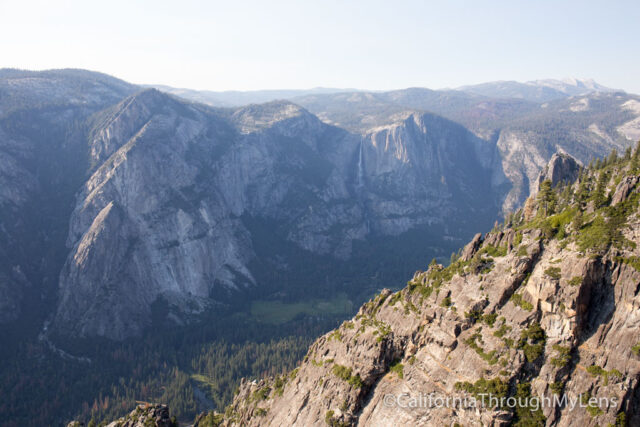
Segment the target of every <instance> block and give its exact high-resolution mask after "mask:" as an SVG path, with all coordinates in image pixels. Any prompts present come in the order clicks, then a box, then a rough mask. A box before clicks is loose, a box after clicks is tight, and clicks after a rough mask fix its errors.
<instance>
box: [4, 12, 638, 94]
mask: <svg viewBox="0 0 640 427" xmlns="http://www.w3.org/2000/svg"><path fill="white" fill-rule="evenodd" d="M639 53H640V2H639V1H638V0H630V1H617V0H609V1H589V0H583V1H562V0H554V1H546V0H530V1H517V0H508V1H485V0H468V1H452V0H441V1H402V0H395V1H376V0H366V1H348V0H341V1H333V0H330V1H327V0H324V1H313V0H300V1H279V0H263V1H241V0H236V1H232V0H228V1H188V0H181V1H171V2H168V1H158V0H153V1H139V2H136V1H133V0H129V1H119V0H113V1H100V2H92V1H87V0H83V1H75V0H69V1H65V0H59V1H55V2H52V1H26V0H20V1H13V0H0V67H17V68H28V69H45V68H62V67H74V68H87V69H91V70H96V71H102V72H105V73H109V74H112V75H115V76H117V77H120V78H123V79H125V80H128V81H131V82H134V83H158V84H168V85H172V86H178V87H190V88H195V89H212V90H228V89H239V90H250V89H274V88H310V87H315V86H326V87H342V88H346V87H352V88H366V89H392V88H402V87H408V86H424V87H430V88H441V87H455V86H459V85H463V84H471V83H479V82H484V81H490V80H519V81H525V80H532V79H538V78H547V77H550V78H562V77H568V76H573V77H591V78H594V79H596V80H597V81H598V82H600V83H602V84H605V85H608V86H612V87H616V88H622V89H625V90H628V91H631V92H635V93H640V54H639Z"/></svg>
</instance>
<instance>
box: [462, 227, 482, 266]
mask: <svg viewBox="0 0 640 427" xmlns="http://www.w3.org/2000/svg"><path fill="white" fill-rule="evenodd" d="M480 245H482V233H477V234H476V235H475V236H473V239H471V241H470V242H469V243H467V245H466V246H465V247H464V249H462V254H461V255H460V258H462V259H463V260H464V261H469V260H470V259H471V258H473V256H474V255H475V254H476V252H478V248H480Z"/></svg>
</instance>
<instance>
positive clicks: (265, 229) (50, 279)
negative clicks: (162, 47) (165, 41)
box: [0, 70, 640, 339]
mask: <svg viewBox="0 0 640 427" xmlns="http://www.w3.org/2000/svg"><path fill="white" fill-rule="evenodd" d="M636 98H637V97H634V96H631V95H626V94H617V93H613V94H602V93H600V94H586V95H584V96H583V95H581V96H580V97H574V98H565V99H559V100H556V101H553V102H550V103H548V104H544V105H540V104H537V103H534V102H530V101H525V100H501V99H493V98H489V97H486V96H482V95H477V94H472V93H466V92H461V91H430V90H427V89H418V88H413V89H407V90H401V91H392V92H386V93H379V94H370V93H351V94H349V93H347V94H332V95H323V94H314V95H310V97H304V98H300V99H299V101H300V102H301V103H303V104H304V105H308V106H309V108H311V109H312V111H313V113H315V114H317V116H316V115H314V114H312V113H311V112H309V111H308V110H307V109H305V108H302V107H300V106H298V105H296V104H293V103H290V102H286V101H276V102H271V103H268V104H262V105H251V106H247V107H240V108H234V109H218V108H212V107H208V106H204V105H201V104H195V103H190V102H187V101H184V100H180V99H178V98H174V97H172V96H169V95H166V94H163V93H161V92H159V91H156V90H142V91H140V88H139V87H136V86H133V85H130V84H127V83H126V82H122V81H120V80H117V79H113V78H111V77H108V76H104V75H101V74H98V73H91V72H87V71H82V70H57V71H47V72H27V71H20V70H0V184H1V185H0V221H1V222H0V236H1V237H2V240H1V241H0V260H2V261H1V262H0V308H3V309H2V310H0V322H8V321H15V320H16V319H18V317H19V314H20V312H21V311H24V310H23V309H22V308H21V307H22V306H23V305H24V304H27V305H29V308H27V310H26V311H28V312H29V313H38V316H39V321H44V320H46V319H47V317H49V314H50V310H51V309H50V307H53V310H54V311H55V316H54V319H53V325H52V326H53V330H55V331H56V332H59V333H61V334H64V335H72V336H94V335H98V336H105V337H109V338H114V339H121V338H124V337H127V336H132V335H136V334H138V333H140V332H141V331H142V330H143V329H144V328H145V327H146V326H147V325H149V324H150V321H151V320H150V319H151V312H152V309H151V307H152V306H153V304H154V303H156V302H160V303H163V302H168V303H169V306H170V307H169V312H170V313H169V316H170V317H171V318H172V319H173V320H176V321H178V322H186V321H189V320H190V317H191V316H192V315H195V314H197V313H200V312H202V311H203V310H205V309H207V307H212V306H213V307H215V305H216V304H217V303H218V302H220V301H224V300H225V299H226V298H231V297H232V296H233V295H251V294H252V293H253V292H254V291H255V290H260V289H263V288H264V285H265V283H266V282H269V281H271V282H273V281H274V280H273V277H274V276H277V274H271V273H273V272H277V273H279V272H282V271H291V270H292V269H295V268H296V267H297V266H300V265H307V264H315V261H316V260H318V259H320V258H319V257H323V259H331V260H336V261H337V262H343V263H345V262H347V260H349V259H351V257H353V256H354V254H356V253H359V254H364V255H362V256H363V257H365V258H366V257H369V255H370V254H371V253H373V254H377V255H378V256H379V257H382V249H383V248H387V250H388V248H389V245H390V243H389V242H390V241H391V240H393V239H396V240H397V242H396V244H397V245H398V246H403V245H404V246H407V247H408V246H409V245H406V244H405V243H404V242H405V241H406V238H407V236H409V237H411V236H413V237H414V240H415V241H417V240H419V239H424V240H428V241H429V243H430V248H431V249H433V250H432V252H433V253H434V254H436V255H437V256H440V257H443V256H446V254H445V252H446V253H447V254H448V250H445V249H449V247H455V246H458V245H459V244H461V243H462V242H463V241H464V240H465V239H467V238H469V237H470V236H471V234H472V233H473V232H474V231H475V230H478V229H484V228H486V227H487V226H488V225H489V224H491V223H493V221H494V220H495V218H496V217H497V216H498V215H499V212H500V210H501V209H502V210H508V209H511V208H514V207H517V206H519V205H521V204H522V202H523V201H524V199H525V197H526V196H527V195H528V194H529V193H530V192H531V191H535V188H534V187H535V180H536V178H537V177H538V174H539V172H540V170H541V169H542V168H543V167H544V165H545V164H546V162H547V160H548V159H549V158H550V157H551V154H552V153H553V152H555V151H557V148H558V147H560V148H564V149H566V151H567V152H568V153H571V154H572V155H575V156H576V158H578V159H579V160H581V161H583V162H584V160H585V158H587V157H588V156H591V155H593V154H596V155H601V154H603V153H605V150H608V149H610V148H611V147H616V148H618V149H619V151H621V152H622V151H623V149H624V148H625V147H626V146H628V145H629V143H630V139H631V138H633V137H636V136H637V135H638V132H637V128H638V123H637V120H638V119H637V116H638V111H640V110H638V108H637V107H638V105H640V104H638V101H637V99H636ZM425 111H435V112H436V113H438V114H441V115H445V116H448V117H449V119H453V120H455V121H457V122H458V123H461V124H458V123H454V122H452V121H450V120H448V119H445V118H443V117H440V116H437V115H435V114H431V113H427V112H425ZM320 119H322V120H320ZM548 123H552V124H553V126H551V131H553V132H551V131H549V129H548V128H547V127H545V126H547V124H548ZM584 123H588V126H586V128H585V129H583V127H584V126H582V124H584ZM556 125H557V126H556ZM550 132H551V134H552V135H553V138H552V139H548V138H547V136H548V135H549V134H550ZM557 135H560V137H558V136H557ZM554 138H555V139H554ZM560 139H561V140H562V141H563V142H562V144H559V143H557V141H559V140H560ZM403 239H405V240H403ZM374 241H375V242H377V243H376V244H377V246H375V247H374V244H373V243H372V242H374ZM381 242H382V243H381ZM65 243H66V245H65ZM285 247H286V248H285ZM363 248H364V249H363ZM358 250H360V252H358ZM408 250H410V248H409V249H408ZM368 251H369V252H368ZM292 254H294V255H295V256H297V255H299V254H302V255H304V259H302V260H301V258H295V256H293V255H292ZM326 265H327V266H328V267H327V268H331V267H333V266H335V265H336V264H331V262H329V261H326ZM265 271H266V272H267V273H265ZM301 276H302V273H300V274H299V275H298V277H296V280H297V281H300V282H302V281H301V280H300V277H301ZM265 277H267V278H268V280H267V279H265ZM323 280H324V276H323ZM268 284H269V285H272V284H273V283H268ZM272 291H273V292H272V293H275V292H276V291H277V290H276V289H273V290H272ZM242 292H248V293H247V294H242ZM267 294H268V293H267V292H266V291H265V295H267ZM161 305H162V304H161Z"/></svg>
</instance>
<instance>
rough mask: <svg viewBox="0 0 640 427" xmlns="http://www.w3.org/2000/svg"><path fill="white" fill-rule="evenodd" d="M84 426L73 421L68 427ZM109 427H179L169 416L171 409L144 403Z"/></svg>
mask: <svg viewBox="0 0 640 427" xmlns="http://www.w3.org/2000/svg"><path fill="white" fill-rule="evenodd" d="M82 426H84V424H82V423H80V422H78V421H71V422H70V423H69V424H67V427H82ZM107 427H178V423H177V422H176V421H175V419H172V418H171V417H170V416H169V407H168V406H167V405H162V404H157V403H156V404H152V403H143V404H140V405H138V406H137V407H136V409H134V410H133V411H131V412H130V413H129V415H127V416H125V417H122V418H119V419H117V420H115V421H112V422H110V423H109V424H107Z"/></svg>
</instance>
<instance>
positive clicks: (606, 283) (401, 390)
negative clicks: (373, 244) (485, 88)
mask: <svg viewBox="0 0 640 427" xmlns="http://www.w3.org/2000/svg"><path fill="white" fill-rule="evenodd" d="M639 159H640V153H638V152H636V153H635V155H634V156H633V159H627V160H619V161H617V162H616V163H615V164H609V165H608V166H606V167H604V168H601V169H598V170H591V171H589V172H588V173H585V175H584V176H583V178H582V179H581V181H580V182H577V183H575V184H573V185H571V186H570V187H563V188H561V189H558V190H557V191H555V192H552V193H545V194H542V193H541V194H540V195H539V196H538V198H537V199H535V200H534V201H533V202H532V203H530V205H532V209H533V219H532V220H530V221H525V219H524V214H523V212H522V211H519V212H518V213H516V215H514V216H513V217H510V218H509V221H510V222H509V223H507V224H506V226H504V227H498V228H496V229H494V230H493V231H491V232H490V233H487V234H486V235H484V236H482V235H477V236H476V237H475V238H474V239H473V241H472V242H470V243H469V244H468V245H467V246H466V247H465V248H464V250H463V251H462V252H461V257H460V258H458V259H455V260H454V261H453V262H452V264H451V265H450V266H449V267H447V268H444V267H443V266H442V265H438V264H436V263H432V264H431V265H430V266H429V269H428V270H427V271H426V272H422V271H418V272H417V273H416V274H415V275H414V276H413V278H412V279H411V280H410V281H409V283H408V286H407V287H406V288H405V289H403V290H401V291H399V292H397V293H391V292H390V291H389V290H384V291H383V292H382V293H381V294H379V295H378V296H377V297H375V298H374V299H372V300H371V301H370V302H368V303H367V304H365V305H364V306H363V307H362V308H361V309H360V311H359V312H358V314H357V315H356V316H355V317H354V318H353V319H351V320H349V321H346V322H344V323H343V324H342V325H341V326H340V327H339V328H338V329H336V330H334V331H332V332H330V333H328V334H326V335H324V336H323V337H321V338H319V339H318V340H317V341H316V342H315V343H314V344H313V345H312V346H311V347H310V349H309V351H308V353H307V356H306V357H305V359H304V361H303V362H302V363H301V364H300V365H299V367H298V368H297V369H295V370H294V371H293V372H291V373H289V374H287V375H284V376H280V377H275V378H269V379H263V380H260V381H253V382H250V381H243V383H242V385H241V387H240V391H239V394H238V395H237V396H236V398H235V399H234V402H233V403H232V405H230V406H229V407H228V408H227V410H226V412H225V414H224V420H225V421H224V422H225V425H261V426H263V425H274V426H275V425H301V426H302V425H304V426H309V425H318V426H319V425H327V424H328V425H367V426H390V425H429V426H431V425H454V424H456V423H457V424H459V425H476V424H478V425H479V424H482V425H511V424H512V423H520V424H521V425H545V424H546V425H560V426H569V425H589V426H590V425H604V424H607V423H610V425H613V424H615V425H637V424H638V423H640V385H639V382H638V381H639V379H640V359H639V352H640V329H639V328H638V325H639V324H640V316H639V313H640V311H639V310H638V307H639V305H640V296H639V294H638V284H639V283H640V272H639V271H640V270H639V267H638V260H639V259H640V252H639V251H638V248H637V243H638V242H640V222H639V220H638V215H639V213H638V206H639V205H638V200H639V198H640V188H638V187H637V183H638V181H639V180H640V176H639V175H638V172H639V169H638V166H637V165H638V162H639ZM620 178H622V179H620ZM552 202H553V203H555V205H554V206H555V207H554V208H550V206H551V205H550V203H552ZM430 394H431V395H432V396H433V398H436V397H438V398H440V399H444V398H447V397H448V398H450V399H451V398H454V397H455V398H458V399H459V400H458V401H460V400H461V399H463V398H471V397H475V398H477V399H478V400H477V402H478V404H479V403H480V402H481V399H482V395H483V394H491V395H492V396H494V397H497V398H498V400H499V398H501V397H504V398H505V399H506V398H508V397H518V398H521V400H520V401H521V402H523V403H517V404H508V403H502V404H493V403H490V402H489V401H488V400H487V406H486V407H483V408H474V407H468V406H467V407H464V405H458V406H457V407H455V408H453V409H452V408H447V407H443V406H444V405H440V407H438V406H437V405H435V404H434V406H431V407H428V406H429V404H427V403H425V402H426V401H427V400H426V399H427V398H426V397H424V396H428V395H430ZM421 396H422V399H423V400H422V402H423V403H419V402H420V400H419V399H420V398H421ZM526 397H529V398H531V397H537V398H538V399H539V400H538V405H541V404H540V403H539V402H541V400H540V399H542V398H543V397H544V398H548V399H554V398H555V399H567V400H566V401H565V404H543V405H542V407H537V405H536V404H535V403H532V402H535V401H532V400H530V399H529V400H525V398H526ZM412 398H413V402H414V404H413V406H412V405H411V400H410V399H412ZM487 399H488V397H487ZM440 402H442V400H441V401H440ZM512 402H513V401H512ZM566 402H573V404H571V403H568V404H567V403H566ZM461 406H462V407H461ZM220 417H222V415H220ZM625 422H626V423H627V424H625ZM520 424H519V425H520Z"/></svg>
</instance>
